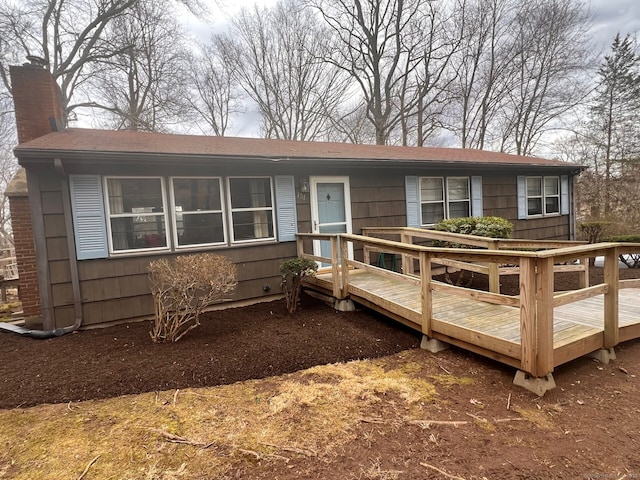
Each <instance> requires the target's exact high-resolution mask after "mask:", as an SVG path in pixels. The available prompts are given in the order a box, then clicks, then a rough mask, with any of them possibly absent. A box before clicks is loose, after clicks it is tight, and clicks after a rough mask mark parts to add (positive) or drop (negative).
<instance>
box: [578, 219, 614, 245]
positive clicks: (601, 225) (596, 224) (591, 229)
mask: <svg viewBox="0 0 640 480" xmlns="http://www.w3.org/2000/svg"><path fill="white" fill-rule="evenodd" d="M608 226H609V222H600V221H590V222H582V223H580V232H581V234H582V239H583V240H585V241H587V242H589V243H598V242H599V241H600V240H601V239H602V236H603V235H604V232H605V230H606V228H607V227H608Z"/></svg>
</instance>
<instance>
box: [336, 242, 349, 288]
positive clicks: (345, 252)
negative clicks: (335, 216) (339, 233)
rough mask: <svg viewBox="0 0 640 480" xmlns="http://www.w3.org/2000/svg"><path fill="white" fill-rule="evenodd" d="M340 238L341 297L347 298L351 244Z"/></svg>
mask: <svg viewBox="0 0 640 480" xmlns="http://www.w3.org/2000/svg"><path fill="white" fill-rule="evenodd" d="M338 238H339V245H340V270H341V271H342V283H341V285H340V287H341V288H340V299H345V298H347V297H348V296H349V244H348V242H347V241H346V240H344V239H342V238H341V237H338Z"/></svg>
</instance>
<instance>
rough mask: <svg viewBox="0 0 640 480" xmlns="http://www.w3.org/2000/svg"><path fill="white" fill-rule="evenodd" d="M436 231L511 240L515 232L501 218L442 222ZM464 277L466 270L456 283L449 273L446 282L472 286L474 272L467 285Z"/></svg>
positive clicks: (454, 245)
mask: <svg viewBox="0 0 640 480" xmlns="http://www.w3.org/2000/svg"><path fill="white" fill-rule="evenodd" d="M435 229H436V230H438V231H441V232H450V233H462V234H465V235H475V236H479V237H489V238H509V237H510V236H511V233H512V232H513V224H512V223H511V222H510V221H509V220H506V219H504V218H501V217H463V218H450V219H447V220H442V221H441V222H439V223H437V224H436V225H435ZM434 245H435V246H438V247H452V248H467V247H466V246H465V245H463V244H460V243H455V242H444V241H436V242H434ZM464 277H465V275H464V270H461V271H460V273H459V274H458V279H457V280H456V281H455V282H454V281H453V280H452V279H451V277H450V275H449V271H448V270H447V271H446V272H445V280H446V281H447V282H448V283H451V284H454V283H455V285H457V286H460V285H463V286H469V285H471V282H472V281H473V272H472V273H471V278H470V279H469V280H468V281H467V282H466V283H465V281H464Z"/></svg>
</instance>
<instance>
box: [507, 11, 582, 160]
mask: <svg viewBox="0 0 640 480" xmlns="http://www.w3.org/2000/svg"><path fill="white" fill-rule="evenodd" d="M590 27H591V13H590V12H589V10H588V9H587V8H586V7H585V5H584V4H583V3H582V2H575V1H574V0H531V1H528V2H522V3H521V4H520V6H519V10H518V12H517V14H516V16H515V18H514V22H513V23H512V31H513V42H514V47H513V48H514V51H515V56H514V66H515V67H516V68H515V69H514V70H513V83H512V86H511V88H510V89H509V91H508V92H507V93H506V96H505V102H504V104H503V105H502V115H503V119H502V120H503V122H502V125H501V136H502V140H501V150H504V151H513V152H514V153H516V154H519V155H529V154H531V153H532V152H533V150H534V149H535V147H536V144H537V142H538V141H539V139H540V137H541V136H542V135H543V134H544V133H546V132H547V131H549V130H550V129H555V128H558V125H557V121H558V120H560V119H561V118H562V116H563V115H565V114H566V113H567V112H569V111H571V110H572V109H573V108H575V107H576V106H577V105H580V104H581V103H582V102H583V101H584V100H585V97H586V95H587V94H588V90H589V89H588V76H587V72H588V69H589V67H590V66H591V64H592V59H593V54H592V52H593V48H592V45H591V44H590V37H589V29H590Z"/></svg>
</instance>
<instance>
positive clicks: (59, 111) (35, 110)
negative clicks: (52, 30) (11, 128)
mask: <svg viewBox="0 0 640 480" xmlns="http://www.w3.org/2000/svg"><path fill="white" fill-rule="evenodd" d="M27 58H28V60H29V61H30V63H25V64H24V65H20V66H12V67H9V73H10V75H11V90H12V93H13V104H14V107H15V112H16V126H17V128H18V143H25V142H28V141H30V140H33V139H34V138H38V137H41V136H43V135H46V134H47V133H51V132H56V131H59V130H62V129H63V128H64V126H65V123H66V115H65V112H64V107H63V103H62V92H61V91H60V87H58V84H57V83H56V81H55V79H54V78H53V75H51V73H50V72H49V70H47V69H46V68H45V63H44V60H42V59H41V58H38V57H33V56H29V57H27Z"/></svg>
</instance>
